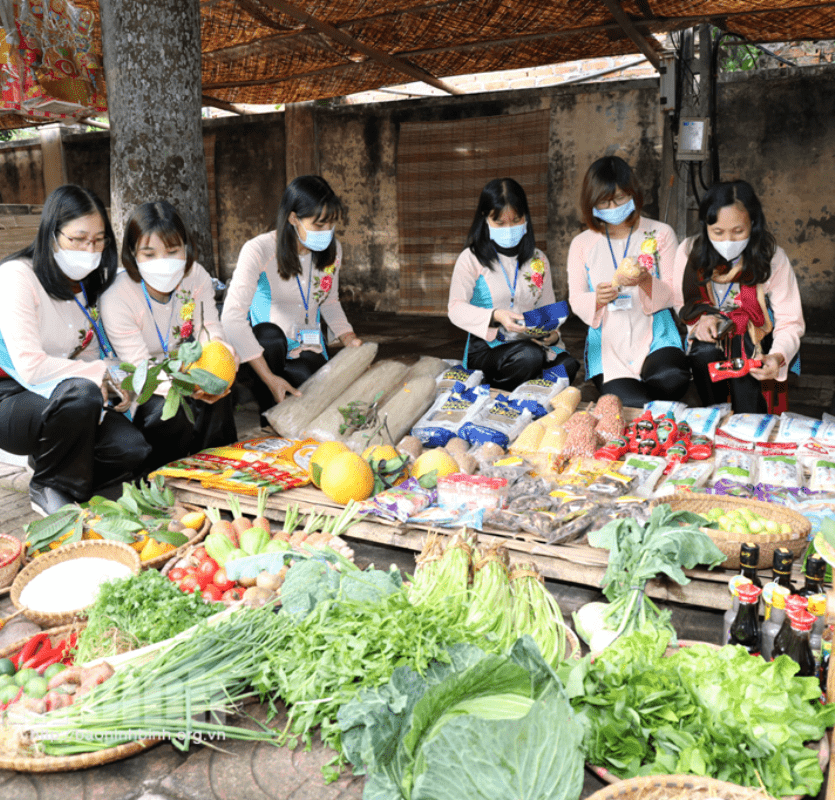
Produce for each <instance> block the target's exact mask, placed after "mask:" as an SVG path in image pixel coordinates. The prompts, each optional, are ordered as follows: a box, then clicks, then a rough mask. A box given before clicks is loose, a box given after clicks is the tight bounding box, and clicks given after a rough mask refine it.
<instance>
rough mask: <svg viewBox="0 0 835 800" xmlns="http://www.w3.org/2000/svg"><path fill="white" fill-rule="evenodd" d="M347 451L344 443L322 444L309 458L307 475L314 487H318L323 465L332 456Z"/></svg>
mask: <svg viewBox="0 0 835 800" xmlns="http://www.w3.org/2000/svg"><path fill="white" fill-rule="evenodd" d="M347 451H348V446H347V445H346V444H345V443H344V442H322V444H320V445H319V446H318V447H317V448H316V449H315V450H314V451H313V455H312V456H310V462H309V463H308V465H307V474H308V475H310V480H311V481H312V482H313V485H314V486H316V487H319V486H320V482H321V480H322V470H323V469H324V468H325V465H326V464H327V463H328V461H330V460H331V459H332V458H333V457H334V456H337V455H339V454H340V453H345V452H347Z"/></svg>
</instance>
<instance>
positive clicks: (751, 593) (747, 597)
mask: <svg viewBox="0 0 835 800" xmlns="http://www.w3.org/2000/svg"><path fill="white" fill-rule="evenodd" d="M738 591H739V602H740V603H749V604H750V603H756V602H757V600H759V599H760V593H761V592H762V589H760V587H759V586H754V584H753V583H743V584H742V585H741V586H740V587H739V589H738Z"/></svg>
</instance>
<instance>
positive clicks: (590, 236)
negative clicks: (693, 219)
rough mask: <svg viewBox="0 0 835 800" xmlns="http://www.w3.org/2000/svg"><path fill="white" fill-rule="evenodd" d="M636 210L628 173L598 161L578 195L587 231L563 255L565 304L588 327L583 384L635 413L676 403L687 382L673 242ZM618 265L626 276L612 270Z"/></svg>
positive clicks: (610, 161)
mask: <svg viewBox="0 0 835 800" xmlns="http://www.w3.org/2000/svg"><path fill="white" fill-rule="evenodd" d="M642 206H643V194H642V192H641V189H640V187H639V185H638V181H637V179H636V177H635V174H634V173H633V172H632V170H631V168H630V167H629V165H628V164H627V163H626V162H625V161H624V160H623V159H621V158H618V157H617V156H605V157H604V158H600V159H598V160H597V161H595V162H594V163H593V164H592V165H591V167H589V170H588V172H587V173H586V176H585V179H584V181H583V188H582V192H581V195H580V208H581V210H582V213H583V220H584V222H585V223H586V225H587V226H588V230H586V231H584V232H583V233H581V234H579V235H578V236H575V237H574V239H573V240H572V242H571V246H570V248H569V251H568V302H569V304H570V305H571V309H572V310H573V311H574V313H575V314H577V316H578V317H580V319H581V320H583V322H585V323H586V324H587V325H588V326H589V330H588V337H587V339H586V377H587V378H590V379H591V380H592V381H593V382H594V385H595V386H596V387H597V389H598V391H599V392H600V393H601V394H616V395H617V396H618V397H620V399H621V400H622V402H623V404H624V405H625V406H632V407H635V408H641V407H642V406H644V405H645V404H646V403H648V402H649V401H651V400H679V399H680V398H681V397H683V396H684V394H685V392H686V391H687V387H688V384H689V382H690V371H689V369H688V368H687V360H686V357H685V355H684V349H683V348H682V344H681V336H680V335H679V332H678V329H677V328H676V324H675V321H674V319H673V315H672V311H671V309H672V307H673V302H674V293H673V257H674V255H675V250H676V246H677V245H678V241H677V239H676V235H675V233H674V232H673V229H672V228H671V227H670V226H669V225H665V224H664V223H663V222H658V221H656V220H652V219H647V218H646V217H642V216H641V208H642ZM625 258H628V259H630V262H628V264H629V272H627V273H626V274H624V272H625V270H624V269H623V268H622V269H620V270H619V269H618V268H619V267H620V266H621V263H622V262H623V260H624V259H625ZM616 273H617V274H616Z"/></svg>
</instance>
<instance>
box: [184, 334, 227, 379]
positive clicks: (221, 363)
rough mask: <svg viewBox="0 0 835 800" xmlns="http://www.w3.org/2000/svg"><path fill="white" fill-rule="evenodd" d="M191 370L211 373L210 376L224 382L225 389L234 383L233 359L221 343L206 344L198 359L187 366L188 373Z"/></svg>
mask: <svg viewBox="0 0 835 800" xmlns="http://www.w3.org/2000/svg"><path fill="white" fill-rule="evenodd" d="M193 369H205V370H206V372H211V373H212V375H216V376H217V377H218V378H220V379H221V380H224V381H226V384H227V387H229V386H231V385H232V384H233V383H234V382H235V372H236V370H235V357H234V356H233V355H232V353H231V352H229V348H228V347H226V345H225V344H223V342H218V341H211V342H206V344H204V345H203V352H202V353H201V354H200V358H198V359H197V361H195V362H194V363H193V364H189V367H188V370H189V372H191V370H193Z"/></svg>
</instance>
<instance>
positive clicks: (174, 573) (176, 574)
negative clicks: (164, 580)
mask: <svg viewBox="0 0 835 800" xmlns="http://www.w3.org/2000/svg"><path fill="white" fill-rule="evenodd" d="M185 576H186V571H185V570H184V569H183V568H182V567H174V569H172V570H171V571H170V572H169V573H168V580H170V581H174V583H179V582H180V581H181V580H182V579H183V578H185Z"/></svg>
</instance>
